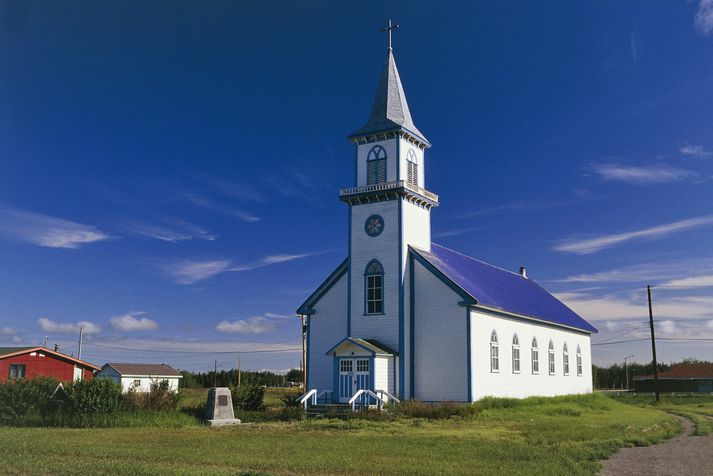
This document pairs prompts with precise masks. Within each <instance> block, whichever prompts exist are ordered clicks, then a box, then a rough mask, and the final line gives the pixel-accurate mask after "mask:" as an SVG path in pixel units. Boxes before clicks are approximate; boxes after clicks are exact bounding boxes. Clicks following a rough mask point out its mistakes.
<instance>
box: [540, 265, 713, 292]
mask: <svg viewBox="0 0 713 476" xmlns="http://www.w3.org/2000/svg"><path fill="white" fill-rule="evenodd" d="M707 273H711V274H713V258H697V259H683V260H667V261H663V260H662V261H657V262H654V263H642V264H635V265H628V266H621V267H618V268H611V269H605V270H602V271H595V272H590V273H581V274H574V275H570V276H567V277H565V278H562V279H555V280H552V282H556V283H593V284H599V283H651V282H654V283H663V282H664V281H669V280H674V279H682V278H688V277H690V276H691V275H692V274H696V275H703V274H707ZM592 289H595V290H596V289H600V288H592ZM585 290H588V289H585Z"/></svg>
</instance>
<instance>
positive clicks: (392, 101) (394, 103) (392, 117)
mask: <svg viewBox="0 0 713 476" xmlns="http://www.w3.org/2000/svg"><path fill="white" fill-rule="evenodd" d="M395 131H402V132H404V133H406V134H408V135H410V136H413V138H414V139H416V140H417V141H418V142H421V143H422V144H423V145H424V146H425V147H430V145H431V144H430V142H428V139H426V137H425V136H424V135H423V134H422V133H421V131H419V130H418V128H417V127H416V125H415V124H414V123H413V119H412V118H411V111H410V110H409V107H408V102H407V101H406V94H404V88H403V86H402V84H401V78H400V77H399V70H398V68H396V60H395V59H394V53H393V50H392V49H391V47H389V48H388V50H387V54H386V63H385V64H384V68H383V70H382V71H381V78H380V79H379V86H378V88H377V90H376V98H375V99H374V105H373V106H372V108H371V115H370V116H369V120H368V121H367V123H366V124H364V125H363V126H362V127H361V128H359V129H358V130H357V131H355V132H354V133H352V134H351V135H350V136H349V139H352V140H354V139H359V138H362V137H368V136H373V135H376V134H382V133H385V132H395Z"/></svg>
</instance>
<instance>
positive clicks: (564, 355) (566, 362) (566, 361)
mask: <svg viewBox="0 0 713 476" xmlns="http://www.w3.org/2000/svg"><path fill="white" fill-rule="evenodd" d="M562 369H563V370H564V374H565V375H569V349H568V348H567V343H566V342H565V343H564V347H563V348H562Z"/></svg>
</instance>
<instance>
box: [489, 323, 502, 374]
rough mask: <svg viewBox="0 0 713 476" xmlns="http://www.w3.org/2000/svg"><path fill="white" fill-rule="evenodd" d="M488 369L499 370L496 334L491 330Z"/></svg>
mask: <svg viewBox="0 0 713 476" xmlns="http://www.w3.org/2000/svg"><path fill="white" fill-rule="evenodd" d="M490 371H491V372H499V371H500V354H499V349H498V334H497V333H496V332H495V331H493V332H492V333H491V334H490Z"/></svg>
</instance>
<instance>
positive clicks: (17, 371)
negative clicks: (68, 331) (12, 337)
mask: <svg viewBox="0 0 713 476" xmlns="http://www.w3.org/2000/svg"><path fill="white" fill-rule="evenodd" d="M98 370H99V367H97V366H96V365H93V364H90V363H89V362H85V361H84V360H80V359H76V358H74V357H72V356H70V355H66V354H62V353H60V352H56V351H54V350H50V349H48V348H46V347H0V380H2V381H4V380H6V379H8V380H13V379H21V378H34V377H53V378H56V379H57V380H60V381H63V382H71V381H73V380H89V379H91V378H92V377H93V376H94V372H97V371H98Z"/></svg>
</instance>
